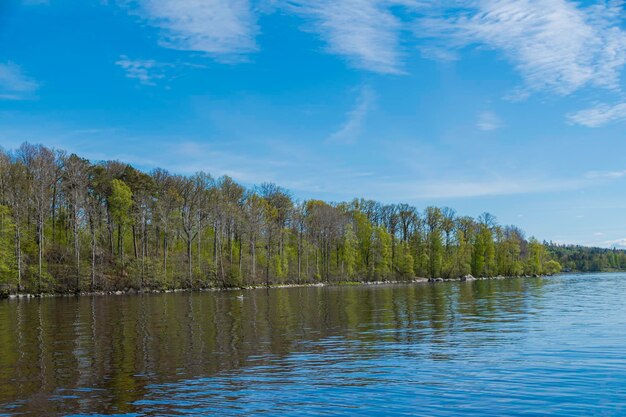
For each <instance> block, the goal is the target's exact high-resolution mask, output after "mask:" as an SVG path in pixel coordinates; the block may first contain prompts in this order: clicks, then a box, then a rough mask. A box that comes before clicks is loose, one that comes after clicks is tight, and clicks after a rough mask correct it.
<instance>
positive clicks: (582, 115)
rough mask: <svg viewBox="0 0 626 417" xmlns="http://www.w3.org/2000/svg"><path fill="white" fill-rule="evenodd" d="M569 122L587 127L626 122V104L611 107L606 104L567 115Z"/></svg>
mask: <svg viewBox="0 0 626 417" xmlns="http://www.w3.org/2000/svg"><path fill="white" fill-rule="evenodd" d="M567 120H568V121H569V123H572V124H579V125H583V126H587V127H601V126H604V125H606V124H608V123H611V122H615V121H623V120H626V103H618V104H616V105H613V106H610V105H608V104H605V103H601V104H597V105H595V106H593V107H590V108H587V109H583V110H578V111H576V112H573V113H569V114H568V115H567Z"/></svg>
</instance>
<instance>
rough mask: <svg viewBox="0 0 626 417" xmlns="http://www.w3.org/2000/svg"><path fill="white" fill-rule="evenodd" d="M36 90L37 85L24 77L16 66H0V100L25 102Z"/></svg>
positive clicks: (10, 64)
mask: <svg viewBox="0 0 626 417" xmlns="http://www.w3.org/2000/svg"><path fill="white" fill-rule="evenodd" d="M38 88H39V84H38V83H37V82H36V81H35V80H33V79H32V78H29V77H27V76H26V75H24V74H23V73H22V70H21V68H20V67H19V66H18V65H15V64H13V63H11V62H9V63H6V64H0V100H25V99H28V98H31V97H32V95H33V94H34V93H35V91H37V89H38Z"/></svg>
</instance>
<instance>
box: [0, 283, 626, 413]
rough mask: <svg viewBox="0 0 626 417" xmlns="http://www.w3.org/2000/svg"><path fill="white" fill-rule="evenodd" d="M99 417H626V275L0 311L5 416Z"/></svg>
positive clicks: (5, 307) (84, 301) (154, 297)
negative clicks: (548, 416) (104, 416)
mask: <svg viewBox="0 0 626 417" xmlns="http://www.w3.org/2000/svg"><path fill="white" fill-rule="evenodd" d="M242 295H243V298H241V296H242ZM99 414H107V415H281V416H285V415H294V416H295V415H298V416H306V415H369V416H371V415H428V416H446V415H458V414H463V415H476V416H487V415H493V416H503V415H511V416H512V415H537V416H539V415H541V416H545V415H562V416H575V415H580V416H583V415H585V416H588V415H603V416H607V415H616V416H617V415H626V274H617V273H616V274H587V275H561V276H556V277H550V278H527V279H506V280H486V281H475V282H445V283H437V284H414V285H377V286H342V287H330V286H328V287H307V288H304V287H302V288H276V289H259V290H250V291H223V292H203V293H170V294H151V295H128V296H126V295H123V296H95V297H86V296H85V297H76V298H74V297H66V298H46V299H30V300H26V299H22V300H3V301H0V415H99Z"/></svg>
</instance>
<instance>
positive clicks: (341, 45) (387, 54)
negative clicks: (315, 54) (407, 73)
mask: <svg viewBox="0 0 626 417" xmlns="http://www.w3.org/2000/svg"><path fill="white" fill-rule="evenodd" d="M287 3H288V5H289V6H290V8H291V9H292V10H295V11H296V12H297V13H299V14H301V15H303V16H307V17H309V18H310V19H311V20H312V30H313V31H315V32H317V33H319V34H320V36H321V37H322V38H323V39H324V40H325V41H326V42H327V44H328V50H329V52H331V53H334V54H338V55H341V56H344V57H345V58H346V59H347V60H348V61H349V62H350V63H352V64H353V65H354V66H356V67H358V68H362V69H366V70H369V71H373V72H378V73H392V74H393V73H400V72H402V71H401V63H400V55H401V54H400V47H399V40H398V32H399V30H400V29H401V22H400V21H399V20H398V19H397V18H396V17H395V16H394V15H393V14H392V13H391V11H390V10H389V9H388V7H386V6H388V5H387V2H385V1H381V0H342V1H337V0H308V1H304V0H288V2H287Z"/></svg>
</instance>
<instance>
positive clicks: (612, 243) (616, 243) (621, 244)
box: [604, 238, 626, 249]
mask: <svg viewBox="0 0 626 417" xmlns="http://www.w3.org/2000/svg"><path fill="white" fill-rule="evenodd" d="M604 246H607V247H611V248H618V249H626V238H621V239H615V240H609V241H606V242H604Z"/></svg>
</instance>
